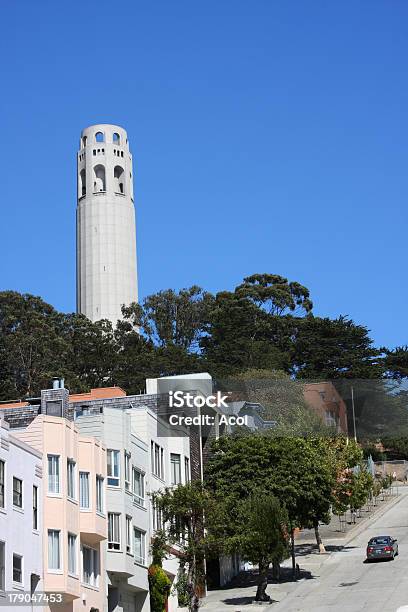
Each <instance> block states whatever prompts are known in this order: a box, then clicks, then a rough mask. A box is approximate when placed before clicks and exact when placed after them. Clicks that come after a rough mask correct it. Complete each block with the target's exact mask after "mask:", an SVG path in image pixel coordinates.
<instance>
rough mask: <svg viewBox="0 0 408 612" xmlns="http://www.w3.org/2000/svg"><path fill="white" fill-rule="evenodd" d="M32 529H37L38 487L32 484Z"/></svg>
mask: <svg viewBox="0 0 408 612" xmlns="http://www.w3.org/2000/svg"><path fill="white" fill-rule="evenodd" d="M33 529H34V530H35V531H37V529H38V487H36V486H35V485H33Z"/></svg>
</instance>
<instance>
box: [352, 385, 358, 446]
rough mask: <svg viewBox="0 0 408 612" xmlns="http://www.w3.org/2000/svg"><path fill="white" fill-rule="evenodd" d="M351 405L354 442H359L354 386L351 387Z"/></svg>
mask: <svg viewBox="0 0 408 612" xmlns="http://www.w3.org/2000/svg"><path fill="white" fill-rule="evenodd" d="M351 407H352V409H353V428H354V442H357V432H356V413H355V409H354V387H351Z"/></svg>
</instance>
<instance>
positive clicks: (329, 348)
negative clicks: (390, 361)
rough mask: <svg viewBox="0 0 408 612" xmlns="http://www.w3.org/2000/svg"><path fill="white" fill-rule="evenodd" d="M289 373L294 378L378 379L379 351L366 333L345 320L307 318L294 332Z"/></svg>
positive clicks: (297, 325)
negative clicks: (290, 372) (291, 373)
mask: <svg viewBox="0 0 408 612" xmlns="http://www.w3.org/2000/svg"><path fill="white" fill-rule="evenodd" d="M293 339H294V340H293V348H292V371H293V373H294V374H295V375H296V376H297V378H308V379H310V378H312V379H315V378H316V379H322V378H325V379H333V378H378V377H381V376H382V374H383V371H384V366H383V364H382V363H381V359H380V355H381V351H380V350H378V349H376V348H375V347H374V346H373V341H372V340H371V338H370V337H369V335H368V330H367V328H366V327H364V326H363V325H356V324H355V323H353V321H351V320H349V319H347V318H346V317H343V316H340V317H338V318H337V319H334V320H332V319H329V318H320V317H314V316H310V315H309V316H307V317H304V318H303V319H298V320H297V321H296V329H294V330H293Z"/></svg>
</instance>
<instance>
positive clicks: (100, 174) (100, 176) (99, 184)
mask: <svg viewBox="0 0 408 612" xmlns="http://www.w3.org/2000/svg"><path fill="white" fill-rule="evenodd" d="M100 191H106V181H105V166H102V164H98V165H97V166H95V168H94V193H99V192H100Z"/></svg>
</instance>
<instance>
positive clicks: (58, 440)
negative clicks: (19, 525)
mask: <svg viewBox="0 0 408 612" xmlns="http://www.w3.org/2000/svg"><path fill="white" fill-rule="evenodd" d="M15 435H16V437H18V438H19V440H21V441H23V442H25V443H26V444H29V445H30V446H31V447H33V448H35V449H37V451H39V452H40V453H41V454H42V469H43V474H44V486H43V495H42V506H43V519H42V534H43V538H42V540H43V549H42V553H39V557H40V558H42V559H43V566H44V567H43V590H44V591H46V592H58V593H61V594H62V596H63V605H59V606H58V608H57V609H58V610H59V612H77V611H79V610H81V611H83V612H85V611H86V612H102V611H103V610H105V609H106V608H105V605H106V577H105V576H106V573H105V554H104V550H105V549H104V546H105V542H106V538H107V519H106V492H105V488H106V450H105V447H104V446H103V445H102V443H101V442H100V441H99V440H96V439H95V438H90V437H83V436H80V435H79V431H78V428H77V427H76V426H75V424H74V423H73V422H72V421H68V420H67V419H65V418H62V417H58V416H57V417H55V416H49V415H46V414H40V415H38V416H37V417H36V418H35V419H34V420H33V421H32V422H31V423H30V424H29V425H28V426H27V427H26V428H24V429H21V430H16V431H15ZM46 609H47V610H48V609H49V610H53V608H52V606H50V607H49V608H46Z"/></svg>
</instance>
